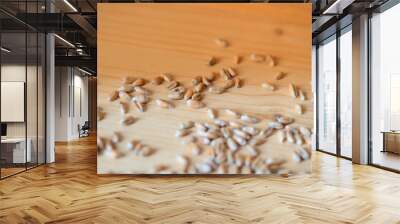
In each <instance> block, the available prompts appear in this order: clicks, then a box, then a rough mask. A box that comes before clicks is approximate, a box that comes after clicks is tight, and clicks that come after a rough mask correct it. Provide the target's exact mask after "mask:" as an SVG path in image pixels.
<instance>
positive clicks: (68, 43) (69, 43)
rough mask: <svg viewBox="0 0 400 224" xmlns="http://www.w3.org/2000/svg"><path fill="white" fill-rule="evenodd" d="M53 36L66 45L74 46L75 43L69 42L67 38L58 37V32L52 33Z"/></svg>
mask: <svg viewBox="0 0 400 224" xmlns="http://www.w3.org/2000/svg"><path fill="white" fill-rule="evenodd" d="M54 36H55V37H57V38H58V39H59V40H61V41H62V42H64V43H66V44H67V45H69V46H70V47H73V48H75V45H73V44H72V43H71V42H69V41H68V40H66V39H64V38H62V37H60V36H59V35H58V34H54Z"/></svg>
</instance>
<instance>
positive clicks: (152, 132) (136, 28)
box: [98, 4, 313, 173]
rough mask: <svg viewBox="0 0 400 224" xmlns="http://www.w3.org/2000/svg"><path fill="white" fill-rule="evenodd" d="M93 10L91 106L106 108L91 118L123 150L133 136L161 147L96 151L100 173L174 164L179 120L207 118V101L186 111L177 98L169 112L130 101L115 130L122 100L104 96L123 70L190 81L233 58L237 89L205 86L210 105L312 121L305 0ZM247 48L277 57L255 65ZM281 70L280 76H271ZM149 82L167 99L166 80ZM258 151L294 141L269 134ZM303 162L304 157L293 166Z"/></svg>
mask: <svg viewBox="0 0 400 224" xmlns="http://www.w3.org/2000/svg"><path fill="white" fill-rule="evenodd" d="M98 9H99V12H98V49H99V51H98V73H99V75H98V105H100V106H101V107H102V108H104V110H105V112H106V113H107V117H106V119H105V120H104V121H101V122H99V124H98V133H99V136H110V135H111V134H112V133H113V131H122V132H123V133H124V135H125V139H124V141H123V142H122V143H121V145H120V148H125V145H126V143H127V142H128V141H130V140H132V139H139V140H141V141H142V142H143V143H144V144H146V145H149V146H151V147H154V148H156V149H157V150H158V152H157V153H156V154H155V155H154V156H151V157H150V158H148V159H140V158H138V157H137V156H134V155H132V156H126V157H124V158H121V159H117V160H116V159H109V158H107V157H104V156H99V158H98V172H99V173H151V172H152V171H151V170H152V168H153V167H154V165H155V164H159V163H163V164H166V165H170V166H172V167H175V166H176V165H175V164H176V159H175V157H176V154H178V153H182V152H183V150H184V147H183V146H182V145H181V143H180V141H179V140H178V139H176V138H175V137H174V133H175V130H176V129H177V128H178V126H179V123H180V122H182V121H187V120H196V121H206V120H207V114H206V112H205V109H200V110H193V109H189V108H187V107H186V106H185V104H184V102H183V101H180V102H175V105H176V107H175V109H174V110H165V109H161V108H157V106H156V105H155V103H154V101H152V102H150V104H149V105H148V107H147V112H145V113H139V112H136V111H135V110H134V108H133V107H132V108H131V111H132V112H130V113H131V114H132V115H134V116H135V117H137V118H138V121H137V122H136V123H135V124H134V125H132V126H130V127H128V128H122V127H121V126H120V123H119V121H120V118H121V115H120V111H119V105H118V103H115V102H114V103H110V102H108V101H107V98H108V95H109V94H110V92H111V91H112V90H115V89H117V88H118V87H119V86H120V83H121V80H122V78H123V77H125V76H133V77H142V78H146V79H151V78H153V77H155V76H157V75H160V74H161V73H164V72H168V73H171V74H172V75H173V76H174V77H175V79H176V80H179V81H180V82H182V83H183V84H184V85H185V86H189V83H190V80H191V79H192V78H193V77H194V76H197V75H204V74H207V73H209V72H213V71H214V72H218V71H219V70H220V69H221V68H223V67H227V66H232V67H234V68H235V69H236V70H237V71H238V73H239V77H241V78H243V79H244V86H243V88H240V89H231V90H229V91H228V92H227V93H225V94H222V95H212V94H208V93H207V94H206V95H205V99H204V102H205V103H206V104H207V106H209V107H212V108H217V109H221V108H230V109H235V110H238V111H240V112H242V113H249V114H251V115H256V116H258V117H260V118H263V119H264V120H263V122H262V123H260V124H259V126H258V127H265V126H266V121H268V120H271V119H272V118H273V116H274V115H276V114H283V115H287V116H290V117H295V119H296V125H302V126H307V127H309V128H312V119H313V112H312V105H313V100H312V92H311V85H310V84H311V23H310V21H311V13H310V10H311V5H310V4H99V7H98ZM215 38H224V39H226V40H227V41H228V42H229V47H227V48H220V47H218V46H217V45H216V44H215V43H214V40H215ZM251 53H258V54H263V55H272V56H274V57H276V58H277V62H278V64H277V66H275V67H270V66H269V65H268V64H267V63H255V62H253V61H251V60H250V59H249V55H250V54H251ZM236 55H239V56H241V57H242V58H243V60H242V62H241V63H240V64H239V65H234V63H233V60H234V59H233V58H234V56H236ZM210 56H215V57H216V58H217V59H218V63H217V65H215V66H212V67H209V66H207V65H206V63H207V60H208V58H209V57H210ZM278 72H285V73H287V76H286V77H285V78H284V79H282V80H279V81H274V79H275V76H276V74H277V73H278ZM264 81H270V82H273V83H274V84H275V85H276V87H277V90H276V91H274V92H273V93H271V92H268V91H266V90H265V89H263V88H261V86H260V85H261V83H262V82H264ZM291 82H292V83H294V84H295V85H296V87H298V88H300V89H301V90H302V91H304V92H305V94H306V96H307V99H308V100H307V101H305V102H301V101H300V100H299V99H293V98H292V97H290V94H289V90H288V86H289V83H291ZM146 87H147V88H149V89H151V90H152V91H153V95H152V98H153V99H155V98H163V99H167V91H166V87H165V85H163V86H152V85H150V84H148V85H146ZM296 102H297V103H301V104H303V108H304V110H305V113H304V114H303V115H300V116H299V115H298V114H297V113H296V111H295V107H294V105H295V103H296ZM260 150H261V151H262V154H263V157H265V158H267V157H268V158H269V157H271V158H275V159H288V158H291V154H292V150H293V146H291V145H288V144H280V143H278V141H277V138H276V136H273V137H272V138H271V139H270V140H269V141H268V143H267V144H265V145H263V146H262V148H261V149H260ZM289 166H292V165H289ZM309 168H310V164H309V163H308V162H304V163H303V164H300V165H299V166H297V165H296V167H294V166H293V167H290V169H291V170H300V171H308V170H309ZM178 172H179V171H178Z"/></svg>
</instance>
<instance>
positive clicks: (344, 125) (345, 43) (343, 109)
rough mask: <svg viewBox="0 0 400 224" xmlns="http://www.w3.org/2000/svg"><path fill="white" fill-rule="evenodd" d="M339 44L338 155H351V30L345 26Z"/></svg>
mask: <svg viewBox="0 0 400 224" xmlns="http://www.w3.org/2000/svg"><path fill="white" fill-rule="evenodd" d="M339 41H340V42H339V45H340V59H339V61H340V155H341V156H344V157H348V158H351V157H352V148H351V147H352V138H351V137H352V97H353V95H352V32H351V26H349V27H347V28H345V29H344V30H343V31H342V34H341V36H340V39H339Z"/></svg>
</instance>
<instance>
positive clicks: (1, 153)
mask: <svg viewBox="0 0 400 224" xmlns="http://www.w3.org/2000/svg"><path fill="white" fill-rule="evenodd" d="M1 4H2V3H0V6H1ZM25 4H26V3H24V2H23V1H21V2H19V3H18V6H19V7H21V8H22V9H24V7H25V12H28V11H31V10H35V9H38V8H37V7H36V8H35V7H34V5H32V4H38V3H37V2H33V3H32V2H30V5H29V10H28V7H27V6H26V5H25ZM7 17H8V15H5V14H3V13H1V12H0V19H4V18H7ZM7 19H9V21H13V18H11V17H10V18H7ZM3 21H4V20H3ZM6 25H7V24H5V23H4V24H3V23H1V22H0V47H1V56H0V67H1V69H0V71H1V72H0V82H1V85H0V90H1V91H0V93H1V97H0V102H1V104H0V111H1V113H0V121H1V122H0V123H1V144H0V178H1V179H3V178H6V177H8V176H11V175H14V174H16V173H19V172H23V171H25V170H27V169H30V168H33V167H36V166H38V165H40V164H43V163H45V160H46V158H45V157H46V153H45V89H46V88H45V58H46V53H45V41H46V40H45V34H44V33H41V32H39V31H37V30H34V29H33V28H31V27H29V26H28V25H26V24H23V23H20V22H15V24H13V25H14V26H13V30H9V29H7V28H8V27H6Z"/></svg>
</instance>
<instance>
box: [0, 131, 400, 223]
mask: <svg viewBox="0 0 400 224" xmlns="http://www.w3.org/2000/svg"><path fill="white" fill-rule="evenodd" d="M56 160H57V161H56V163H54V164H49V165H45V166H41V167H38V168H35V169H33V170H29V171H27V172H25V173H22V174H19V175H17V176H14V177H10V178H8V179H5V180H1V181H0V202H1V203H0V223H1V224H3V223H4V224H10V223H305V224H311V223H326V224H328V223H359V224H360V223H370V224H376V223H385V224H399V223H400V214H399V210H400V201H399V200H396V199H397V198H400V191H399V189H400V178H399V177H400V176H399V174H395V173H390V172H388V171H384V170H380V169H377V168H374V167H369V166H362V165H356V164H352V163H351V162H350V161H348V160H344V159H339V158H336V157H333V156H330V155H327V154H324V153H320V152H316V153H315V154H314V156H313V173H312V174H309V175H298V176H291V177H289V178H281V177H275V176H249V175H238V176H234V177H227V176H224V177H222V176H218V177H200V176H197V177H193V176H189V177H187V176H185V177H182V176H165V177H163V176H158V178H154V177H153V176H134V177H133V176H127V175H109V176H100V175H97V174H96V141H95V137H90V138H83V139H81V140H80V141H76V142H70V143H68V144H57V145H56Z"/></svg>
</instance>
